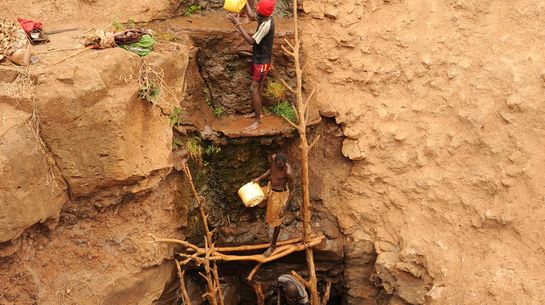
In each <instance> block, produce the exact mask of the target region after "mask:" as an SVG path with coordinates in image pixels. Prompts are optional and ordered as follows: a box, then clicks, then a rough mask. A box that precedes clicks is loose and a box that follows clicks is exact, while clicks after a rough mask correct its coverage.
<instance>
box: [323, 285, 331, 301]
mask: <svg viewBox="0 0 545 305" xmlns="http://www.w3.org/2000/svg"><path fill="white" fill-rule="evenodd" d="M330 294H331V281H327V283H326V285H325V291H324V295H323V296H322V305H327V302H328V301H329V296H330Z"/></svg>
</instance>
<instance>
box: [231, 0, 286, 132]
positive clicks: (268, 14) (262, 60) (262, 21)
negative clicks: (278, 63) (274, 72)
mask: <svg viewBox="0 0 545 305" xmlns="http://www.w3.org/2000/svg"><path fill="white" fill-rule="evenodd" d="M275 5H276V0H261V1H259V3H258V4H257V6H256V11H257V23H258V25H257V31H256V32H255V34H254V35H253V36H250V35H249V34H248V33H247V32H246V31H245V30H244V29H243V28H242V26H241V24H240V20H239V19H238V17H236V16H233V15H229V16H228V18H229V20H230V21H231V22H232V23H233V24H234V25H235V26H236V27H237V29H238V31H239V32H240V33H241V34H242V36H243V37H244V39H245V40H246V42H248V43H249V44H251V45H253V56H252V84H251V85H250V92H251V95H252V103H253V106H254V111H255V122H254V123H253V124H251V125H250V126H248V127H247V128H246V129H248V130H256V129H258V128H259V127H260V126H261V118H262V115H261V113H262V108H263V102H262V95H263V87H264V84H265V79H266V78H267V74H269V69H270V68H271V58H272V49H273V42H274V19H273V17H272V13H273V11H274V6H275Z"/></svg>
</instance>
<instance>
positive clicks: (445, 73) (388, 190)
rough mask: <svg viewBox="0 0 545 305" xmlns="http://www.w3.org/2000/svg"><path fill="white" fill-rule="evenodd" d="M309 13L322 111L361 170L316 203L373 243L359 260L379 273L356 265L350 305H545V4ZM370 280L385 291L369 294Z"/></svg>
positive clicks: (331, 6)
mask: <svg viewBox="0 0 545 305" xmlns="http://www.w3.org/2000/svg"><path fill="white" fill-rule="evenodd" d="M304 8H305V11H306V12H307V13H308V17H307V18H306V19H305V21H304V36H303V37H304V38H303V39H304V47H305V50H306V52H307V53H308V55H309V56H308V57H307V58H308V59H309V60H310V62H311V66H312V67H313V69H312V71H310V73H309V74H307V77H308V80H309V82H314V83H315V84H316V86H317V87H318V88H319V93H318V95H317V99H316V100H315V105H316V107H319V108H320V110H321V112H322V115H324V116H330V117H334V118H335V120H336V121H337V123H338V124H340V125H341V126H342V133H343V134H344V137H345V140H344V144H343V147H342V153H343V154H344V155H345V156H346V157H347V158H349V159H351V160H353V166H352V167H351V168H350V169H349V170H348V171H349V175H348V176H347V177H342V175H341V177H342V180H341V182H340V183H339V185H338V187H332V188H322V189H321V190H320V192H319V197H320V198H321V199H322V200H323V202H324V206H325V207H326V208H328V209H330V210H331V211H335V213H336V214H337V217H338V219H339V222H340V224H341V227H342V229H343V232H344V233H345V234H346V235H347V236H348V237H349V238H350V239H352V240H353V241H354V243H356V244H358V243H360V244H361V243H371V248H369V247H361V248H360V249H361V250H357V251H359V253H360V254H365V253H367V252H375V253H376V254H377V258H376V263H375V262H371V264H370V265H368V266H370V267H371V268H373V269H374V272H373V274H372V275H371V276H369V274H368V273H361V274H360V275H359V276H358V275H354V273H353V272H352V271H351V270H350V268H347V270H346V273H345V276H346V279H347V280H348V283H347V287H348V294H349V297H350V300H349V301H350V304H375V302H376V301H375V300H374V299H375V298H377V297H378V298H379V299H380V298H381V297H382V298H383V299H388V298H390V304H441V305H445V304H528V305H529V304H541V303H543V302H544V301H545V294H544V293H543V289H542V287H541V286H542V285H541V284H540V282H542V278H543V275H542V274H541V270H543V267H544V266H545V265H544V261H545V251H544V249H545V243H544V241H543V240H544V233H543V229H542V228H543V219H544V216H545V209H544V206H543V204H544V201H545V197H544V194H545V184H543V179H542V176H543V175H542V172H543V170H544V169H545V162H544V160H545V159H544V158H543V157H542V152H541V148H542V147H544V144H545V123H544V122H543V114H544V111H545V105H544V103H543V96H544V93H545V86H544V85H545V84H544V78H543V64H544V62H545V58H544V56H543V52H541V50H540V46H541V45H542V44H543V42H544V41H545V35H544V34H543V31H542V28H543V27H544V25H545V24H544V23H545V21H544V19H543V18H542V17H543V13H544V12H545V4H544V3H542V2H540V1H528V0H523V1H514V2H513V1H512V2H505V1H472V0H464V1H427V0H409V1H386V0H384V1H382V0H366V1H342V2H339V1H333V0H322V1H307V2H305V7H304ZM322 145H326V144H325V143H323V144H322ZM333 160H335V159H332V161H333ZM344 162H345V161H334V163H332V164H329V165H328V168H330V169H331V170H330V173H337V172H338V173H339V174H338V175H340V173H341V172H343V171H345V170H346V166H345V167H339V166H338V165H337V164H344ZM322 168H323V167H322ZM328 185H331V184H328ZM355 254H358V253H355ZM358 257H359V256H356V257H354V258H351V256H350V255H348V256H347V266H348V265H350V264H354V263H357V262H358ZM368 268H369V267H368ZM369 281H372V282H374V283H376V284H377V285H380V286H381V287H382V289H383V290H382V291H378V292H373V291H371V290H366V289H361V287H362V285H367V284H365V283H368V282H369ZM388 295H392V297H388ZM386 302H387V300H386Z"/></svg>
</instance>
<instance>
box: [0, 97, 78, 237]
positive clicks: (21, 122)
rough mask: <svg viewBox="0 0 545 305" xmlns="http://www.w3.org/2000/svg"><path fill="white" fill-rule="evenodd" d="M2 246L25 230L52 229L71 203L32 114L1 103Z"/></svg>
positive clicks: (0, 194)
mask: <svg viewBox="0 0 545 305" xmlns="http://www.w3.org/2000/svg"><path fill="white" fill-rule="evenodd" d="M0 113H2V117H3V122H2V123H0V173H1V174H0V176H1V177H2V179H0V243H2V242H6V241H9V240H11V239H14V238H16V237H18V236H19V235H20V234H21V233H22V232H23V231H24V230H25V229H26V228H28V227H30V226H32V225H34V224H36V223H44V222H47V223H48V224H50V225H52V224H54V223H56V221H57V220H58V218H59V213H60V210H61V208H62V206H63V205H64V203H65V202H66V201H67V200H68V196H67V193H66V184H65V183H64V181H63V179H62V177H61V174H60V172H59V171H58V169H57V167H56V165H55V162H54V160H53V159H52V158H51V157H50V156H49V154H48V153H47V149H46V147H45V146H44V145H43V143H42V142H41V139H40V137H39V135H38V134H37V131H36V129H35V126H34V124H33V122H32V121H31V114H30V113H26V112H23V111H20V110H17V109H15V108H14V107H12V106H10V105H7V104H1V103H0Z"/></svg>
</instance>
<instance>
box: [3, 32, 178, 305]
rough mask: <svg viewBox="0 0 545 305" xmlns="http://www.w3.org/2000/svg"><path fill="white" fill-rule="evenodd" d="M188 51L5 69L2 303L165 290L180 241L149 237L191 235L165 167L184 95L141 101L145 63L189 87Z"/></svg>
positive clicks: (117, 52)
mask: <svg viewBox="0 0 545 305" xmlns="http://www.w3.org/2000/svg"><path fill="white" fill-rule="evenodd" d="M58 43H60V42H57V44H54V46H56V47H58ZM56 57H57V58H56ZM58 57H59V55H50V56H44V57H42V58H41V59H42V60H44V61H54V60H57V59H58ZM188 59H189V48H186V47H183V46H182V45H179V44H171V43H164V44H162V45H161V46H159V47H157V49H156V50H155V52H153V54H151V55H149V56H148V57H146V58H145V59H141V58H139V57H138V56H137V55H135V54H132V53H130V52H127V51H124V50H122V49H119V48H116V49H107V50H101V51H94V50H93V51H87V53H86V54H81V55H80V56H79V57H78V58H77V60H68V61H67V62H65V63H63V64H59V65H43V64H42V65H39V66H37V67H33V68H32V69H31V70H28V71H25V70H21V69H20V68H10V67H1V69H2V73H1V75H2V83H1V87H2V89H3V90H2V95H0V109H1V112H2V115H3V121H2V122H3V123H2V124H1V127H0V139H1V140H0V156H1V157H0V168H1V172H2V181H1V182H0V189H1V190H2V192H1V194H0V243H1V245H0V249H1V250H0V269H1V270H2V272H1V275H0V283H1V284H0V287H2V288H1V290H2V291H3V293H2V296H1V298H0V302H2V304H36V303H37V304H68V303H70V304H73V303H74V302H76V303H77V304H112V305H114V304H123V303H124V304H151V303H152V302H153V301H155V300H157V299H159V297H160V296H161V294H162V293H163V290H164V288H165V285H166V283H168V282H169V281H170V279H171V278H172V275H173V273H172V271H173V265H172V264H170V263H168V264H164V263H163V260H165V259H168V258H170V257H172V249H170V248H168V247H167V246H165V245H156V244H152V243H150V239H149V236H147V234H148V233H153V234H161V235H164V236H172V237H176V236H177V237H182V236H183V235H181V233H180V231H179V230H180V229H183V228H184V227H185V226H186V225H187V221H188V217H189V216H188V215H189V213H188V207H187V205H184V204H183V203H182V202H181V195H180V194H181V192H182V191H181V187H182V186H183V185H184V184H183V183H182V182H181V181H179V178H177V177H176V175H170V176H168V175H169V173H170V171H171V169H172V166H173V160H172V153H171V150H172V137H173V135H172V132H173V131H172V127H171V125H170V117H169V115H170V113H171V112H172V110H173V109H174V108H175V107H180V104H179V100H177V99H176V98H172V96H168V97H167V96H166V95H167V92H166V90H165V91H161V92H160V93H159V96H158V97H157V100H156V103H155V104H152V103H150V102H149V101H146V100H143V99H141V98H139V94H140V91H141V89H142V86H141V79H142V77H144V76H145V75H143V73H146V72H145V70H142V67H149V68H150V69H152V70H153V71H157V72H158V73H160V75H161V77H162V80H163V81H164V83H165V84H167V85H168V86H169V87H170V88H173V89H171V90H174V92H175V93H174V94H175V95H178V96H181V95H182V88H183V85H184V76H185V72H186V67H187V65H188V61H189V60H188ZM144 64H145V65H144ZM4 71H5V73H4ZM167 176H168V177H167ZM42 224H45V225H47V227H45V226H43V225H42ZM121 300H122V301H121Z"/></svg>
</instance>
